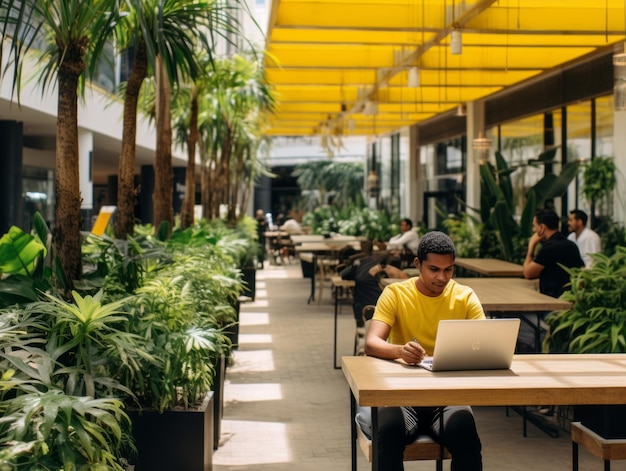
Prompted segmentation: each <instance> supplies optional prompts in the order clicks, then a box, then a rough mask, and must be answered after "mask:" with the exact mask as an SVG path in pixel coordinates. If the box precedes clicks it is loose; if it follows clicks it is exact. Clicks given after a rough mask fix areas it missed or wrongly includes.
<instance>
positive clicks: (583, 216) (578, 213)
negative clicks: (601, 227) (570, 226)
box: [569, 209, 588, 226]
mask: <svg viewBox="0 0 626 471" xmlns="http://www.w3.org/2000/svg"><path fill="white" fill-rule="evenodd" d="M569 213H570V214H572V215H573V216H574V218H575V219H578V220H580V221H582V222H583V226H586V225H587V219H588V218H587V213H586V212H584V211H583V210H582V209H572V210H571V211H570V212H569Z"/></svg>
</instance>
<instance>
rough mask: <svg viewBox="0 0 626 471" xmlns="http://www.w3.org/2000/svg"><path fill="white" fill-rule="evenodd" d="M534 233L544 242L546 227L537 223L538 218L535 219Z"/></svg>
mask: <svg viewBox="0 0 626 471" xmlns="http://www.w3.org/2000/svg"><path fill="white" fill-rule="evenodd" d="M533 232H534V233H535V234H537V235H538V236H539V238H540V239H541V240H543V235H544V233H545V232H546V225H545V224H539V223H538V222H537V218H533Z"/></svg>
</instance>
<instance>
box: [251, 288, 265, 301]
mask: <svg viewBox="0 0 626 471" xmlns="http://www.w3.org/2000/svg"><path fill="white" fill-rule="evenodd" d="M258 298H263V299H265V298H267V290H266V289H259V286H258V285H257V287H256V291H255V296H254V301H255V302H256V300H257V299H258Z"/></svg>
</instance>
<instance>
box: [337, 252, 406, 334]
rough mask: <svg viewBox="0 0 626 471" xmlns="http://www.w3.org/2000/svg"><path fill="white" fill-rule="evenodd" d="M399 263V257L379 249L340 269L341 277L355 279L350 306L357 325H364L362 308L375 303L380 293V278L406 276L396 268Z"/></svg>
mask: <svg viewBox="0 0 626 471" xmlns="http://www.w3.org/2000/svg"><path fill="white" fill-rule="evenodd" d="M399 265H400V259H399V258H397V257H395V258H394V257H393V255H392V254H391V253H390V252H386V251H384V252H383V251H381V252H379V253H375V254H372V255H366V256H364V257H360V258H356V259H354V260H353V261H352V263H350V264H349V265H348V266H347V267H346V268H344V269H343V270H342V271H341V278H342V279H344V280H354V281H355V283H354V297H353V298H354V300H353V305H352V308H353V310H354V319H355V320H356V326H357V327H364V326H365V321H366V320H367V319H364V318H363V308H364V307H365V306H368V305H376V302H377V301H378V297H379V296H380V294H381V293H382V287H381V285H380V279H381V278H384V277H390V278H408V275H407V274H406V273H405V272H403V271H402V270H400V269H399V268H398V266H399ZM372 314H373V312H372Z"/></svg>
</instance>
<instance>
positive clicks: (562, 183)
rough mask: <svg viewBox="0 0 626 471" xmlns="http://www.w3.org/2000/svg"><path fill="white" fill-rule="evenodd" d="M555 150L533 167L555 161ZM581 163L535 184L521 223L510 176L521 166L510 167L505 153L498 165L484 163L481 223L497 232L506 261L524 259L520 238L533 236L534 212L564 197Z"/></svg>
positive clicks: (536, 161) (499, 155)
mask: <svg viewBox="0 0 626 471" xmlns="http://www.w3.org/2000/svg"><path fill="white" fill-rule="evenodd" d="M555 155H556V149H551V150H549V151H546V152H544V153H542V154H541V155H540V156H539V157H538V158H537V159H535V160H534V161H533V163H532V165H545V164H548V163H553V162H554V157H555ZM578 165H579V163H578V161H576V162H570V163H568V164H566V165H564V166H563V169H562V170H561V173H560V174H559V175H555V174H548V175H546V176H544V177H543V178H542V179H541V180H539V181H538V182H537V183H535V184H534V185H533V186H532V187H530V189H529V190H528V192H527V193H526V201H525V204H524V207H523V209H522V214H521V218H520V220H519V223H518V221H517V219H516V217H515V216H516V211H515V206H514V202H513V196H514V195H513V186H512V183H511V174H512V173H513V172H514V171H515V170H517V169H518V168H520V167H521V166H514V167H510V166H509V165H508V164H507V162H506V160H505V159H504V157H503V156H502V154H501V153H500V152H496V165H495V166H493V165H492V164H491V163H484V164H481V166H480V188H481V194H480V210H479V214H480V216H481V221H482V222H483V224H484V226H485V229H486V231H487V232H489V231H495V233H496V236H497V240H498V242H499V246H500V248H501V251H502V252H501V253H502V257H501V258H503V259H505V260H513V261H515V260H518V259H520V258H523V254H519V251H520V247H523V245H524V244H523V243H520V239H523V240H526V239H527V238H528V237H530V235H531V231H532V229H531V228H532V220H533V216H534V213H535V211H536V210H537V209H538V208H540V207H541V206H542V205H543V204H544V203H545V202H546V201H547V200H550V199H552V198H556V197H558V196H561V195H563V194H564V193H565V192H566V191H567V187H568V186H569V184H570V183H571V182H572V180H573V179H574V178H575V177H576V174H577V173H578Z"/></svg>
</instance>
